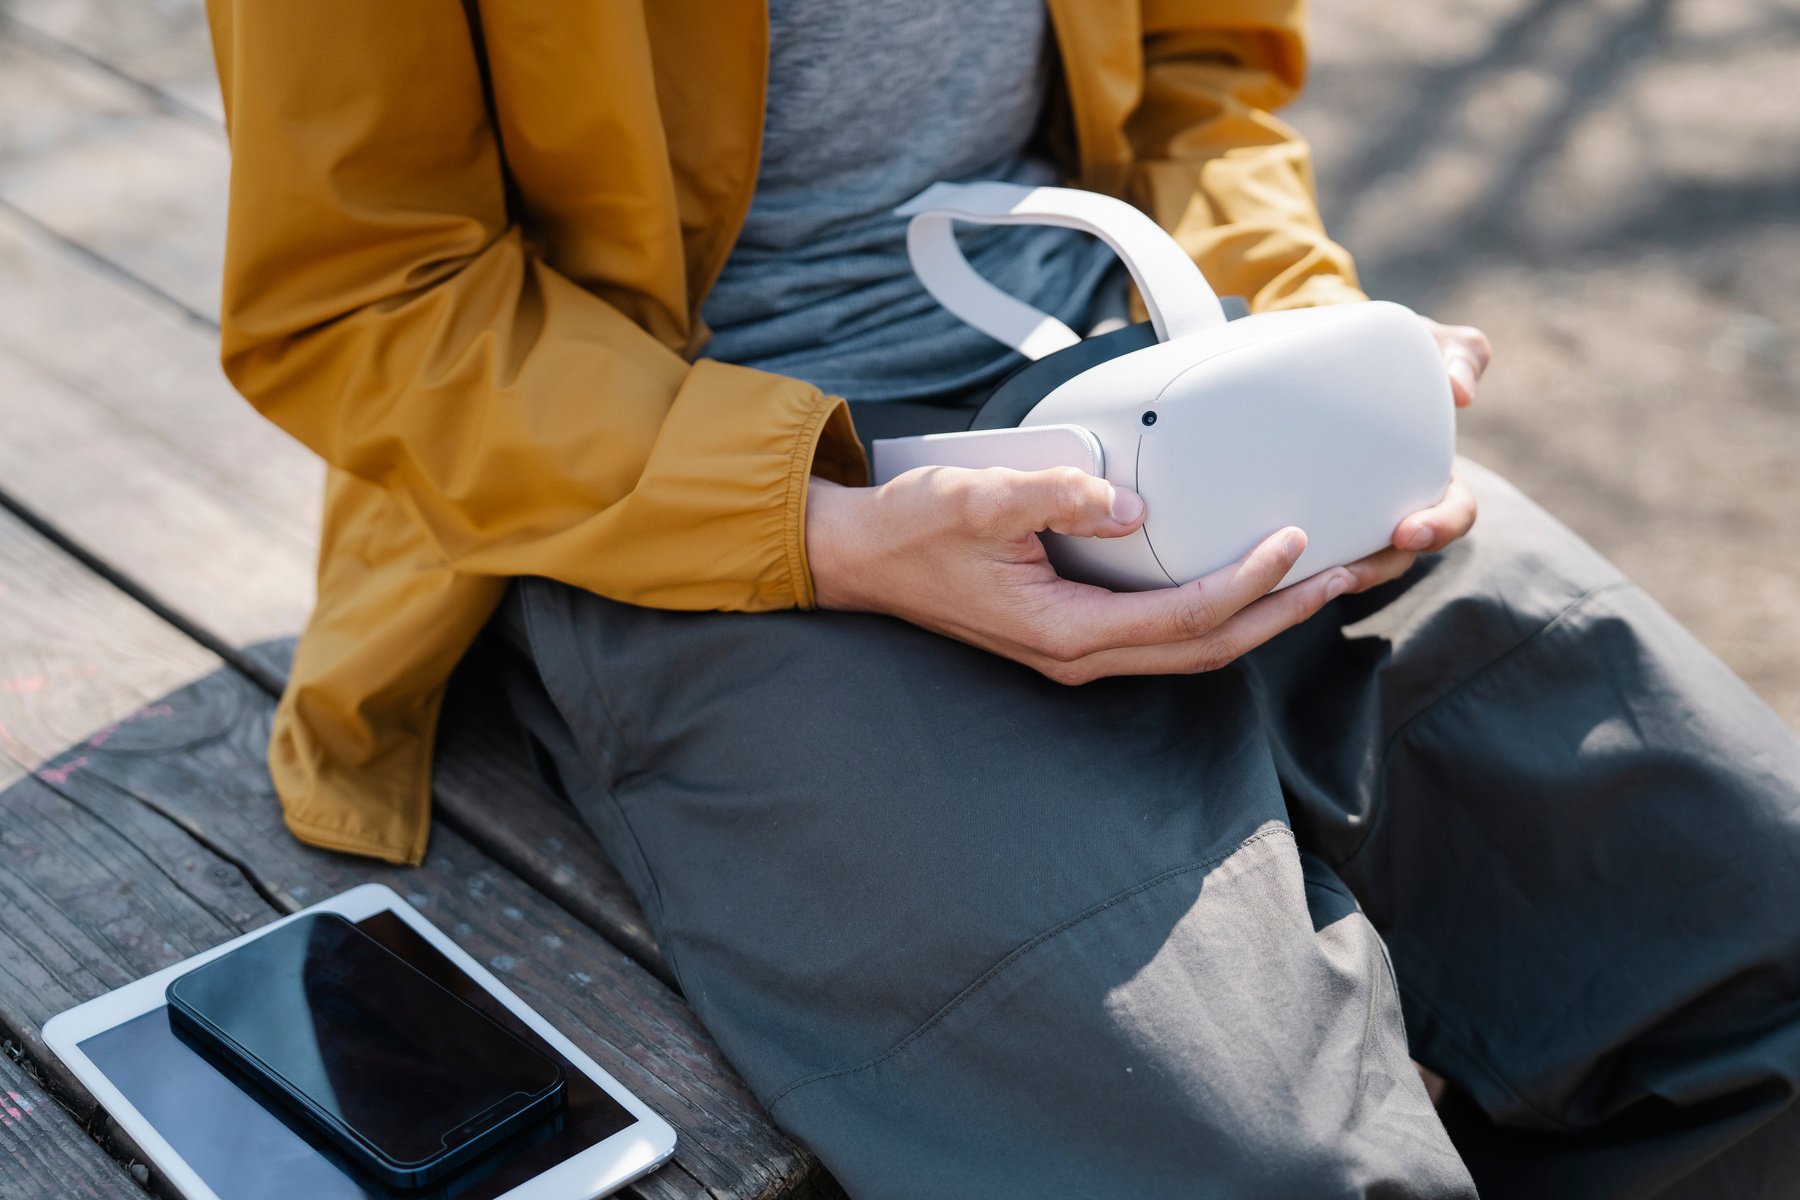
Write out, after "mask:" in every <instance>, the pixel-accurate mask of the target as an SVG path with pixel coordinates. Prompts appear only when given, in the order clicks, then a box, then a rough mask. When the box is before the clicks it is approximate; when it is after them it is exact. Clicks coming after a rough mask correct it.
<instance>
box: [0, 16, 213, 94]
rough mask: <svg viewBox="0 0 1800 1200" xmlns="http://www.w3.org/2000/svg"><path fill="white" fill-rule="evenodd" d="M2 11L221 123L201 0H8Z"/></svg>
mask: <svg viewBox="0 0 1800 1200" xmlns="http://www.w3.org/2000/svg"><path fill="white" fill-rule="evenodd" d="M0 19H7V20H10V21H11V22H13V23H14V24H16V25H18V26H21V27H23V28H24V29H26V30H29V31H30V32H32V33H35V34H37V35H38V36H39V37H40V38H44V39H48V40H50V41H53V42H55V43H57V44H59V45H62V46H65V47H68V48H69V49H71V50H74V51H75V52H77V53H79V54H82V55H83V56H85V57H87V58H89V59H91V60H92V61H93V62H95V63H96V64H97V65H100V66H101V67H103V68H104V69H106V70H108V71H111V72H113V73H115V74H118V75H120V76H122V77H124V78H126V79H129V80H132V81H133V82H135V83H137V84H139V85H140V86H143V87H145V88H148V89H151V90H153V91H154V92H155V93H156V94H157V95H159V96H161V97H164V98H166V100H167V101H168V103H169V104H170V105H172V106H176V107H179V108H180V109H183V110H185V111H187V112H189V113H191V114H193V115H194V116H196V117H199V118H202V119H205V120H209V121H212V122H214V123H217V124H223V122H224V119H225V109H224V105H223V104H221V103H220V98H219V81H218V78H217V76H216V75H215V74H214V71H213V60H212V54H211V51H210V49H209V47H208V43H207V31H206V10H205V8H204V6H203V5H202V4H200V3H199V0H131V2H130V3H128V4H119V3H113V2H111V0H8V3H7V5H6V8H5V12H4V14H3V15H0Z"/></svg>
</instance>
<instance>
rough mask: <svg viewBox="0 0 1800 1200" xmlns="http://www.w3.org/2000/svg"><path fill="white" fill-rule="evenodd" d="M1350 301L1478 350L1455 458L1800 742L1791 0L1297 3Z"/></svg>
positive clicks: (1799, 255) (1797, 58)
mask: <svg viewBox="0 0 1800 1200" xmlns="http://www.w3.org/2000/svg"><path fill="white" fill-rule="evenodd" d="M1313 18H1314V34H1315V37H1314V51H1315V54H1314V67H1313V75H1312V79H1311V82H1310V84H1309V87H1308V91H1307V94H1306V96H1305V97H1304V99H1303V100H1302V102H1301V103H1300V104H1299V105H1298V106H1296V107H1295V108H1294V109H1293V110H1291V112H1290V114H1289V115H1290V116H1291V117H1292V119H1293V120H1294V121H1295V123H1296V124H1297V125H1299V127H1300V128H1301V129H1302V130H1303V131H1304V132H1305V133H1306V134H1307V135H1308V137H1309V139H1310V140H1311V141H1312V143H1313V147H1314V150H1315V153H1316V155H1317V161H1318V170H1319V187H1320V193H1321V198H1322V202H1323V205H1324V208H1325V214H1326V220H1327V223H1328V227H1329V228H1330V229H1331V230H1332V232H1333V234H1334V235H1335V236H1336V237H1337V238H1338V240H1339V241H1341V242H1344V243H1345V244H1346V245H1348V246H1349V247H1350V249H1351V250H1352V251H1354V252H1355V254H1356V256H1357V260H1358V263H1359V264H1360V267H1361V270H1362V273H1363V284H1364V287H1365V288H1366V289H1367V290H1368V291H1369V292H1370V293H1371V294H1372V295H1375V296H1379V297H1384V298H1387V299H1393V300H1399V301H1401V302H1403V303H1406V304H1409V305H1411V306H1413V307H1415V308H1417V309H1419V310H1420V311H1422V312H1427V313H1431V314H1432V315H1434V316H1437V317H1438V318H1439V319H1441V320H1446V321H1455V322H1466V323H1469V324H1475V325H1479V326H1481V327H1482V328H1484V329H1486V330H1487V332H1488V333H1489V335H1490V336H1491V337H1492V338H1493V340H1494V343H1495V347H1496V358H1495V364H1494V367H1493V369H1492V371H1491V372H1490V374H1489V376H1488V378H1487V380H1486V381H1485V382H1484V384H1483V386H1482V390H1481V396H1480V399H1479V401H1478V403H1477V405H1476V407H1475V408H1474V409H1473V410H1470V411H1468V412H1467V413H1466V414H1465V416H1464V420H1463V423H1462V444H1463V449H1464V451H1465V453H1467V454H1469V455H1470V456H1471V457H1474V458H1477V459H1480V460H1481V461H1483V462H1485V463H1487V464H1488V465H1489V466H1492V467H1494V468H1496V469H1498V470H1500V471H1501V472H1502V473H1504V474H1506V475H1507V476H1509V477H1510V478H1511V479H1512V480H1513V481H1514V482H1516V483H1518V484H1519V485H1520V486H1521V487H1523V488H1524V489H1525V490H1526V491H1527V492H1529V493H1530V494H1531V495H1533V496H1534V497H1536V498H1537V499H1538V500H1539V501H1540V502H1542V503H1543V504H1545V505H1546V506H1547V507H1548V508H1550V509H1551V510H1552V511H1553V512H1555V513H1556V514H1557V515H1558V516H1560V517H1561V518H1562V519H1563V520H1565V521H1566V522H1568V523H1569V524H1570V525H1572V526H1573V527H1574V528H1575V529H1576V530H1577V531H1578V532H1580V533H1581V534H1583V535H1584V536H1585V537H1587V538H1588V540H1590V541H1591V542H1593V543H1594V544H1595V545H1597V546H1598V547H1599V548H1600V549H1601V550H1603V551H1604V552H1605V553H1606V554H1607V555H1609V556H1610V557H1611V558H1612V559H1613V560H1614V561H1616V562H1617V563H1619V564H1620V565H1621V566H1622V567H1623V568H1624V569H1625V570H1626V571H1627V572H1628V573H1629V574H1630V575H1632V576H1633V577H1634V578H1636V579H1637V580H1638V581H1639V582H1640V583H1642V584H1643V585H1644V586H1645V587H1647V588H1648V589H1649V590H1650V592H1651V593H1652V594H1654V595H1655V596H1656V597H1657V598H1658V599H1659V600H1661V601H1662V603H1663V604H1664V605H1665V606H1667V607H1668V608H1669V609H1670V610H1672V611H1673V612H1674V613H1675V614H1676V615H1677V616H1678V617H1680V618H1681V619H1682V620H1683V621H1684V622H1686V623H1687V625H1688V626H1689V627H1690V628H1691V629H1693V630H1694V631H1695V632H1696V633H1698V634H1699V635H1700V637H1701V639H1702V640H1703V641H1705V642H1706V643H1707V644H1708V645H1709V646H1711V647H1712V648H1713V649H1714V650H1715V651H1716V652H1717V653H1719V654H1720V655H1721V656H1722V657H1724V658H1725V659H1726V660H1727V661H1728V662H1730V663H1731V665H1732V666H1733V667H1735V668H1736V669H1737V670H1738V672H1739V673H1740V674H1742V675H1743V676H1744V677H1745V678H1746V679H1748V680H1749V681H1750V683H1751V684H1752V685H1754V686H1755V687H1756V688H1757V690H1758V691H1760V692H1761V693H1762V695H1763V696H1764V697H1766V698H1767V699H1768V700H1769V701H1770V702H1771V703H1773V704H1774V706H1775V707H1776V708H1777V709H1778V710H1779V711H1780V712H1781V713H1782V715H1783V716H1784V717H1786V719H1787V721H1788V723H1789V724H1790V725H1793V726H1796V727H1800V0H1440V2H1439V3H1433V4H1423V3H1406V4H1397V3H1394V2H1393V0H1314V3H1313Z"/></svg>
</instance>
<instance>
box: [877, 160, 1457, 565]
mask: <svg viewBox="0 0 1800 1200" xmlns="http://www.w3.org/2000/svg"><path fill="white" fill-rule="evenodd" d="M896 212H897V213H898V214H899V215H901V216H908V217H911V218H912V221H911V223H910V225H909V226H908V227H907V235H906V246H907V252H908V254H909V255H910V256H911V259H912V265H913V270H914V271H915V272H917V274H918V276H919V280H920V282H922V283H923V284H924V285H925V288H926V289H927V290H928V291H929V292H930V293H931V294H932V296H934V297H935V298H936V299H937V300H938V302H939V303H940V304H942V305H943V306H944V307H945V308H947V309H949V310H950V311H951V312H953V313H955V314H956V315H957V316H958V317H961V318H962V319H963V320H964V321H967V322H968V323H969V324H970V325H972V326H974V327H975V328H976V329H979V330H981V331H982V332H983V333H986V334H988V335H989V336H990V337H993V338H996V339H998V340H999V341H1001V342H1004V343H1006V344H1007V345H1008V346H1011V347H1013V348H1014V349H1015V350H1018V351H1019V352H1020V353H1021V354H1023V355H1024V356H1025V357H1026V358H1028V359H1031V360H1033V361H1032V362H1030V363H1029V364H1027V365H1026V366H1025V367H1023V368H1022V369H1020V370H1019V371H1018V372H1016V373H1015V374H1014V375H1013V376H1012V377H1010V378H1009V379H1007V380H1006V381H1004V382H1003V383H1002V384H1001V385H1000V386H999V387H998V388H996V389H995V391H994V392H993V394H992V395H991V396H990V397H989V398H988V399H987V401H986V402H985V403H984V404H983V405H982V407H981V408H980V410H979V411H978V412H977V413H976V415H975V418H974V420H973V422H972V423H971V426H970V429H969V431H968V432H966V433H942V434H931V435H927V436H924V437H908V438H890V439H885V440H881V441H876V442H874V443H873V445H872V446H871V452H872V457H873V468H874V476H875V481H876V482H877V483H885V482H887V481H888V480H890V479H892V478H894V476H896V475H899V474H901V473H902V472H904V471H908V470H911V469H913V468H914V467H921V466H958V467H996V466H997V467H1012V468H1015V469H1017V470H1022V471H1034V470H1043V469H1046V468H1049V467H1056V466H1073V467H1079V468H1080V469H1081V470H1083V471H1087V472H1088V473H1090V474H1093V475H1099V476H1103V477H1104V478H1106V479H1107V480H1109V481H1111V482H1112V483H1115V484H1117V485H1119V486H1121V487H1127V488H1131V489H1133V490H1134V491H1136V492H1138V493H1139V494H1140V495H1142V496H1143V498H1144V501H1145V503H1146V505H1147V507H1148V510H1149V515H1148V517H1147V519H1146V520H1145V522H1144V526H1143V528H1142V529H1140V530H1139V531H1138V532H1136V533H1133V534H1131V535H1130V536H1129V537H1122V538H1085V537H1062V536H1058V535H1055V534H1045V535H1044V544H1045V548H1046V550H1047V551H1048V553H1049V554H1050V557H1051V561H1052V562H1053V563H1055V565H1056V568H1057V570H1058V571H1059V572H1060V573H1062V574H1063V575H1065V576H1067V577H1069V578H1073V579H1081V580H1085V581H1088V582H1090V583H1097V584H1102V585H1104V586H1107V587H1111V588H1117V589H1121V590H1144V589H1149V588H1159V587H1170V586H1173V585H1176V584H1181V583H1186V582H1188V581H1190V580H1193V579H1198V578H1199V577H1200V576H1202V575H1205V574H1207V573H1209V572H1211V571H1214V570H1216V569H1218V568H1219V567H1222V566H1225V565H1226V564H1228V563H1230V562H1232V561H1233V560H1235V559H1237V558H1239V557H1240V556H1242V555H1243V554H1244V553H1245V552H1246V551H1248V550H1249V549H1250V548H1251V547H1253V546H1254V545H1256V544H1257V543H1258V542H1259V541H1261V540H1262V539H1263V538H1265V537H1267V536H1268V535H1269V534H1271V533H1273V532H1274V531H1275V530H1277V529H1280V528H1282V527H1283V526H1287V525H1298V526H1300V527H1301V528H1302V529H1304V530H1305V531H1306V533H1307V547H1306V552H1305V553H1304V554H1302V555H1301V556H1300V560H1299V561H1298V562H1297V563H1295V564H1294V568H1293V570H1292V571H1290V572H1289V573H1288V575H1287V577H1286V578H1285V579H1284V580H1283V581H1282V582H1283V584H1284V585H1286V584H1289V583H1294V582H1296V581H1298V580H1301V579H1304V578H1306V577H1307V576H1309V575H1312V574H1315V573H1317V572H1319V571H1322V570H1324V569H1325V568H1327V567H1331V566H1335V565H1338V564H1340V563H1347V562H1351V561H1353V560H1355V559H1358V558H1361V557H1362V556H1364V555H1366V554H1372V553H1374V552H1375V551H1377V550H1380V549H1381V548H1382V547H1384V546H1386V545H1387V544H1388V542H1389V539H1391V538H1392V537H1393V532H1394V527H1395V526H1396V525H1397V524H1398V523H1399V521H1400V519H1401V518H1402V517H1404V516H1406V515H1407V514H1408V513H1411V512H1416V511H1418V510H1419V509H1422V508H1428V507H1430V506H1431V505H1432V504H1435V503H1436V502H1437V501H1438V500H1439V499H1440V498H1442V496H1443V494H1444V489H1445V487H1446V486H1447V484H1448V482H1449V479H1450V469H1451V457H1452V454H1453V452H1454V446H1455V440H1456V420H1455V405H1454V404H1453V403H1452V400H1451V395H1450V384H1449V380H1448V377H1447V376H1446V374H1445V371H1444V364H1443V360H1442V358H1441V357H1440V356H1439V354H1438V350H1437V346H1436V343H1435V342H1434V341H1433V339H1432V337H1431V334H1430V332H1429V331H1428V330H1427V329H1426V326H1425V323H1424V322H1423V321H1421V320H1420V319H1419V318H1418V317H1417V316H1416V315H1415V314H1414V313H1413V312H1412V311H1411V310H1410V309H1407V308H1404V307H1402V306H1400V305H1398V304H1389V303H1386V302H1373V303H1362V304H1341V305H1333V306H1328V307H1322V308H1308V309H1296V310H1293V311H1290V312H1272V313H1263V314H1259V315H1256V316H1245V317H1240V318H1239V319H1237V320H1231V321H1228V320H1227V319H1226V315H1225V311H1224V308H1223V307H1222V306H1221V304H1220V302H1219V299H1218V297H1217V296H1216V295H1214V293H1213V290H1212V288H1211V287H1210V286H1209V285H1208V284H1207V282H1206V278H1205V276H1203V275H1202V274H1201V273H1200V270H1199V268H1198V267H1196V266H1195V265H1194V263H1193V260H1192V259H1190V258H1189V257H1188V256H1187V254H1186V253H1185V252H1184V251H1183V250H1182V249H1181V247H1180V246H1179V245H1177V244H1176V242H1175V240H1174V239H1173V238H1171V237H1170V236H1169V235H1168V234H1167V233H1165V232H1163V230H1162V229H1161V228H1159V227H1158V226H1157V225H1156V224H1155V222H1153V221H1151V220H1150V218H1149V217H1147V216H1145V215H1144V214H1143V213H1141V212H1139V211H1138V210H1137V209H1135V208H1133V207H1132V206H1131V205H1129V204H1127V203H1125V202H1124V201H1122V200H1115V199H1113V198H1111V197H1109V196H1102V195H1099V194H1097V193H1094V192H1083V191H1076V190H1073V189H1070V188H1049V187H1041V188H1028V187H1022V186H1019V185H1016V184H1008V183H966V184H950V183H940V184H937V185H935V186H933V187H931V188H928V189H927V190H926V191H924V192H922V193H921V194H920V195H918V196H917V197H915V198H914V199H912V200H910V201H908V202H907V203H906V204H904V205H902V206H901V207H900V208H899V209H897V210H896ZM956 221H971V222H975V223H977V224H984V225H1061V226H1066V227H1069V228H1072V229H1079V230H1082V231H1084V232H1087V233H1091V234H1094V235H1096V236H1097V237H1099V238H1101V239H1102V240H1104V241H1105V242H1106V243H1107V244H1108V245H1109V246H1111V247H1112V249H1113V250H1114V252H1116V253H1117V254H1118V256H1119V257H1120V258H1121V259H1122V260H1124V263H1125V266H1126V267H1127V268H1128V269H1129V270H1130V272H1131V277H1132V279H1133V280H1134V281H1135V282H1136V283H1137V287H1138V292H1139V294H1140V295H1142V297H1143V300H1144V305H1145V307H1146V308H1148V309H1149V312H1150V321H1149V325H1148V327H1146V326H1145V325H1133V326H1129V327H1127V328H1125V329H1121V330H1118V331H1117V332H1114V333H1109V334H1105V335H1102V336H1099V337H1093V338H1088V339H1086V340H1083V339H1082V338H1080V337H1079V336H1077V335H1076V333H1075V332H1074V331H1073V330H1072V329H1070V328H1069V327H1068V326H1067V325H1065V324H1063V323H1062V322H1061V321H1058V320H1057V319H1056V318H1054V317H1052V316H1049V315H1048V314H1046V313H1043V312H1040V311H1038V310H1037V309H1035V308H1033V307H1031V306H1030V305H1029V304H1025V303H1023V302H1022V301H1020V300H1018V299H1016V298H1015V297H1013V296H1009V295H1007V294H1006V293H1005V292H1002V291H1001V290H999V289H998V288H996V287H995V286H994V285H993V284H991V283H989V282H988V281H987V280H986V279H984V278H982V277H981V275H979V274H978V273H977V272H976V271H975V269H974V268H973V267H971V266H970V265H969V263H968V260H967V259H966V258H964V257H963V254H962V251H961V250H960V249H959V248H958V246H957V244H956V236H955V234H954V232H953V230H952V223H953V222H956Z"/></svg>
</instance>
